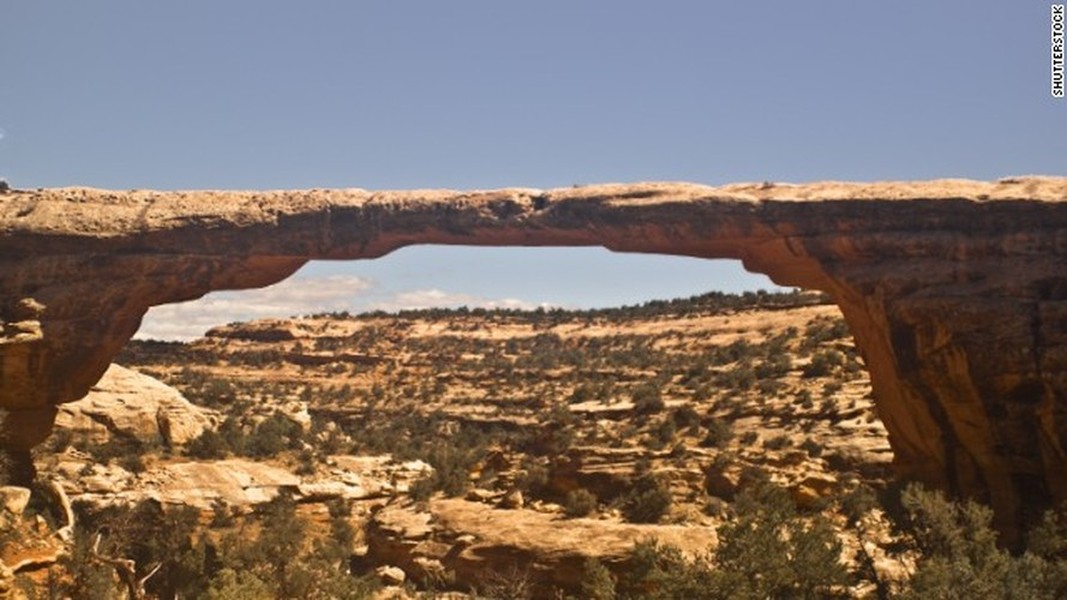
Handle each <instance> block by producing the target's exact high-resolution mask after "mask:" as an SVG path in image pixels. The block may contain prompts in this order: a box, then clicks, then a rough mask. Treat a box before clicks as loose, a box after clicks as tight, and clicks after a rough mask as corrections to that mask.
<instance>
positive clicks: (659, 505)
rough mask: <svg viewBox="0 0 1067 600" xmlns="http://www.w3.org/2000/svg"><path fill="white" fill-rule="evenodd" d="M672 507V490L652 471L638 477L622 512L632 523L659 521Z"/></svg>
mask: <svg viewBox="0 0 1067 600" xmlns="http://www.w3.org/2000/svg"><path fill="white" fill-rule="evenodd" d="M670 508H671V490H670V488H669V487H668V486H667V484H665V483H664V482H663V481H661V480H660V479H659V478H658V477H656V476H655V475H653V474H652V473H645V474H644V475H641V476H640V477H638V478H637V481H635V482H634V486H633V488H632V489H631V490H630V491H629V493H627V494H626V496H625V497H624V498H623V502H622V512H623V515H624V516H625V517H626V520H627V521H630V522H631V523H658V522H659V520H660V519H662V518H663V517H664V516H665V515H666V514H667V512H668V511H669V510H670Z"/></svg>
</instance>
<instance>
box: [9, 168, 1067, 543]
mask: <svg viewBox="0 0 1067 600" xmlns="http://www.w3.org/2000/svg"><path fill="white" fill-rule="evenodd" d="M410 244H465V245H483V246H546V245H552V246H604V247H606V248H608V249H611V250H615V251H620V252H650V253H660V254H675V255H685V256H695V257H705V258H734V259H739V260H741V261H743V263H744V265H745V267H746V268H747V269H749V270H751V271H755V272H760V273H766V274H767V275H769V276H770V277H771V278H772V279H773V280H774V281H775V282H776V283H778V284H781V285H787V286H798V287H803V288H809V289H819V290H823V291H825V292H827V293H829V294H830V295H831V296H832V297H833V299H834V300H835V301H836V302H837V303H838V305H839V306H840V307H841V309H842V311H843V313H844V315H845V317H846V319H847V320H848V322H849V325H850V326H851V328H852V332H853V334H854V335H855V338H856V343H857V345H858V347H859V348H860V350H861V352H862V355H863V358H864V360H865V362H866V364H867V367H868V369H869V370H870V374H871V380H872V383H873V386H874V393H875V400H876V403H877V407H878V411H879V414H880V416H881V418H882V420H883V421H884V422H885V425H886V427H887V429H888V431H889V434H890V442H891V444H892V446H893V449H894V453H895V463H896V466H897V469H898V471H899V472H900V474H901V475H902V476H904V477H907V478H913V479H918V480H921V481H924V482H927V483H928V484H933V485H937V486H940V487H943V488H945V489H949V490H951V491H954V492H956V493H958V494H961V495H964V496H968V497H974V498H977V499H980V500H982V501H985V502H988V503H990V504H992V505H993V507H994V509H995V511H996V515H997V523H998V526H999V527H1000V528H1001V529H1002V530H1003V531H1011V530H1013V529H1015V528H1017V527H1018V526H1019V525H1021V524H1023V523H1025V522H1026V521H1028V520H1030V519H1032V518H1033V516H1034V515H1035V514H1036V513H1037V512H1038V511H1040V510H1042V509H1043V508H1045V507H1046V506H1048V505H1049V504H1051V503H1053V502H1059V501H1063V500H1067V452H1065V448H1067V179H1063V178H1036V177H1035V178H1016V179H1004V180H1000V181H997V182H991V183H987V182H975V181H962V180H939V181H928V182H901V183H871V184H863V183H835V182H827V183H816V184H805V185H784V184H779V185H776V184H770V183H763V184H738V185H730V186H725V187H718V188H712V187H705V186H699V185H691V184H673V183H646V184H633V185H599V186H586V187H574V188H565V189H557V190H548V191H543V190H533V189H506V190H493V191H472V192H454V191H447V190H413V191H384V192H372V191H364V190H358V189H352V190H304V191H278V192H221V191H216V192H153V191H126V192H117V191H104V190H94V189H83V188H66V189H45V190H37V191H19V190H13V191H10V192H8V193H6V194H2V195H0V408H3V409H5V410H6V412H5V414H4V416H3V421H2V423H0V436H2V437H0V439H2V445H3V448H4V449H5V450H6V451H7V452H8V454H9V455H10V456H11V457H13V458H14V459H16V461H17V462H21V464H22V465H23V467H24V471H23V475H24V476H28V475H29V472H30V471H29V470H28V469H27V467H28V465H27V464H26V463H27V461H28V456H29V455H28V450H29V449H30V448H31V447H33V446H34V445H36V444H38V443H40V442H41V441H42V440H43V439H44V438H45V437H46V436H47V435H48V433H49V431H50V430H51V425H52V421H53V419H54V416H55V412H56V408H55V407H56V405H58V404H61V403H64V402H69V401H72V400H76V399H78V398H80V397H82V396H83V395H84V394H85V393H86V392H87V391H88V390H89V388H90V387H91V386H92V385H93V384H94V383H95V382H96V381H97V380H98V379H99V378H100V376H101V375H102V374H103V373H104V371H105V370H106V369H107V367H108V365H109V364H110V361H111V359H112V357H113V356H114V355H115V354H116V353H117V352H118V351H119V350H120V349H121V348H122V346H123V344H125V343H126V341H127V340H128V339H129V338H130V337H131V336H132V335H133V334H134V333H135V332H136V331H137V328H138V326H139V325H140V321H141V318H142V316H143V315H144V313H145V311H146V310H147V309H148V308H149V307H151V306H154V305H157V304H164V303H168V302H180V301H184V300H190V299H194V298H197V297H200V296H202V295H203V294H205V293H207V292H210V291H212V290H222V289H244V288H254V287H262V286H266V285H269V284H271V283H274V282H277V281H280V280H282V279H284V278H285V277H287V276H289V275H290V274H292V273H293V272H294V271H296V270H297V269H299V268H300V267H301V266H302V265H303V264H304V263H305V262H306V261H308V260H309V259H364V258H374V257H378V256H381V255H383V254H386V253H388V252H390V251H391V250H394V249H396V248H399V247H402V246H406V245H410ZM707 287H708V288H709V289H711V288H714V282H708V284H707Z"/></svg>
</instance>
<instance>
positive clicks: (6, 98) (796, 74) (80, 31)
mask: <svg viewBox="0 0 1067 600" xmlns="http://www.w3.org/2000/svg"><path fill="white" fill-rule="evenodd" d="M1048 11H1049V4H1048V3H1044V2H1034V1H1030V0H1026V1H1020V2H1003V1H1001V2H992V1H972V2H947V1H946V2H920V1H903V2H892V3H890V2H880V3H875V2H863V1H860V2H857V1H855V0H850V1H824V2H812V3H804V4H803V6H802V5H801V3H797V2H773V1H772V2H760V3H741V2H711V1H707V0H705V1H699V2H697V1H691V2H682V1H670V0H665V1H659V2H630V1H623V0H614V1H612V2H607V1H592V0H589V1H576V0H570V1H566V2H557V1H540V2H529V3H518V2H501V1H499V0H495V1H481V2H471V1H464V0H455V1H451V2H436V1H434V2H431V1H425V2H414V1H409V2H404V1H390V2H385V1H381V2H357V1H334V2H325V1H307V2H300V3H296V2H275V1H266V0H257V1H241V0H229V1H227V2H207V1H201V0H191V1H185V2H180V3H178V2H172V3H162V2H144V1H141V0H136V1H134V0H129V1H122V2H120V1H109V0H101V1H96V2H92V3H87V2H55V1H51V2H49V1H42V2H21V3H16V2H10V3H7V6H5V7H4V9H3V11H2V12H3V22H4V25H5V26H4V35H3V36H0V130H2V131H3V134H4V137H3V138H2V139H0V176H2V177H6V178H7V179H8V180H9V181H10V182H11V184H12V185H14V186H16V187H53V186H64V185H88V186H95V187H104V188H116V189H126V188H156V189H190V188H229V189H264V188H270V189H277V188H306V187H363V188H368V189H385V188H416V187H449V188H458V189H463V188H489V187H498V186H529V187H555V186H569V185H572V184H581V183H596V182H608V181H641V180H685V181H695V182H699V183H707V184H719V183H728V182H735V181H762V180H774V181H793V182H800V181H813V180H821V179H852V180H881V179H927V178H935V177H969V178H976V179H993V178H997V177H1001V176H1005V175H1017V174H1027V173H1039V174H1053V175H1064V174H1065V169H1064V166H1065V165H1067V160H1065V157H1067V135H1065V134H1064V133H1062V132H1063V131H1064V130H1065V127H1064V126H1065V125H1067V102H1065V101H1062V100H1055V99H1053V98H1052V97H1051V96H1050V94H1049V91H1048V87H1049V86H1048V80H1049V75H1048V71H1049V68H1048ZM299 276H300V277H303V278H304V279H303V280H300V282H299V284H300V285H295V284H293V283H290V284H289V289H290V292H289V293H288V296H287V293H286V292H285V289H286V288H285V287H283V288H282V290H281V291H278V290H275V291H274V292H266V293H264V292H262V291H261V292H242V293H241V294H240V295H238V296H233V297H229V296H222V298H223V299H227V298H229V299H228V300H227V304H226V306H228V307H229V308H228V309H226V310H228V311H230V312H226V311H225V310H223V309H222V308H221V307H220V306H216V307H215V308H211V307H210V306H208V305H203V306H202V307H201V308H200V309H195V310H196V311H197V312H196V313H195V314H196V315H197V318H198V319H199V318H200V317H203V316H204V315H215V316H217V317H218V318H219V319H221V320H223V321H226V320H231V319H232V318H242V314H241V313H240V310H241V306H242V304H244V305H247V306H246V307H245V314H244V316H264V311H266V314H271V313H270V311H271V310H274V311H281V312H283V313H285V312H286V310H289V312H292V313H299V312H307V311H306V310H305V308H307V303H308V302H318V303H325V304H330V305H331V306H333V304H336V305H338V306H345V307H352V308H357V309H358V308H366V307H386V308H387V307H390V306H405V305H417V304H419V303H420V302H422V303H423V304H440V303H449V302H463V303H468V304H479V303H480V304H487V303H488V304H493V303H496V304H501V303H510V304H515V305H524V306H535V305H539V304H554V305H556V304H558V305H572V306H591V305H610V304H618V303H621V302H634V301H640V300H642V299H649V298H655V297H669V296H676V295H679V294H691V293H698V292H701V291H707V290H709V289H728V290H733V289H751V288H757V287H767V286H769V285H770V284H769V282H768V281H767V280H766V279H763V278H759V277H755V276H751V275H747V274H745V273H744V272H743V271H742V270H741V268H740V265H738V264H736V263H722V262H718V261H697V260H692V259H680V258H670V257H634V256H625V255H611V254H608V253H606V252H604V251H599V250H593V249H584V250H558V249H557V250H529V249H495V250H494V249H477V250H471V249H461V248H446V249H441V248H409V249H406V250H402V251H399V252H397V253H394V254H393V255H390V256H389V257H386V258H383V259H380V260H378V261H364V262H353V263H344V264H319V263H315V264H313V265H311V266H309V267H308V268H306V269H305V270H304V271H302V272H301V274H300V275H299ZM324 277H332V279H330V280H329V281H328V282H327V281H324V280H323V278H324ZM316 285H319V286H320V287H321V288H322V289H321V290H320V291H321V292H322V294H323V296H322V297H314V298H310V299H309V298H304V300H303V301H302V302H304V304H300V303H299V302H297V301H296V300H294V299H292V298H289V299H288V300H287V298H288V297H289V296H292V295H293V293H295V292H296V291H301V290H303V291H306V290H307V289H308V288H314V287H315V286H316ZM327 292H328V293H327ZM272 293H273V295H271V294H272ZM257 294H258V295H257ZM297 295H298V296H299V295H300V294H297ZM327 297H328V298H327ZM258 298H262V299H263V301H262V305H263V306H264V307H266V308H262V310H258V309H256V310H253V309H252V308H251V307H253V306H259V305H257V304H256V303H257V302H259V300H257V299H258ZM209 300H210V298H209ZM290 300H291V302H290V304H288V305H287V304H285V302H289V301H290ZM331 303H333V304H331ZM217 304H219V303H218V302H216V305H217ZM268 308H269V310H268ZM168 310H169V311H170V312H169V313H168V314H164V313H160V315H162V316H163V317H165V318H167V319H170V320H171V321H172V322H173V321H175V320H178V321H183V322H185V323H189V322H192V321H194V319H193V318H192V315H193V314H194V313H193V312H188V313H181V312H180V311H177V309H174V308H171V309H168ZM190 310H193V309H190ZM235 311H236V312H235ZM197 322H198V323H200V321H197ZM205 322H206V321H205ZM160 331H162V330H160ZM157 333H158V332H157ZM159 334H160V335H163V333H159ZM167 335H174V333H173V332H172V333H167Z"/></svg>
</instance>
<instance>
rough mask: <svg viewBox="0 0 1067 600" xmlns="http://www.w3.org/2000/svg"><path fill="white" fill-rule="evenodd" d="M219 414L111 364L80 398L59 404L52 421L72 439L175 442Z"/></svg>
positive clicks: (201, 428)
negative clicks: (67, 432) (124, 439)
mask: <svg viewBox="0 0 1067 600" xmlns="http://www.w3.org/2000/svg"><path fill="white" fill-rule="evenodd" d="M218 419H219V417H218V416H217V415H216V414H214V413H213V411H210V410H207V409H204V408H202V407H199V406H196V405H194V404H192V403H191V402H189V401H188V400H186V399H185V398H184V397H183V396H182V395H181V393H179V392H178V391H177V390H175V389H174V388H172V387H170V386H168V385H166V384H164V383H162V382H160V381H158V380H156V379H154V378H152V377H149V376H148V375H144V374H142V373H138V372H136V371H131V370H130V369H127V368H125V367H122V366H119V365H115V364H113V365H111V366H110V367H109V368H108V370H107V372H106V373H104V376H103V377H102V378H101V379H100V381H99V382H97V384H96V385H94V386H93V388H92V390H90V392H89V393H88V394H87V395H86V396H85V397H84V398H82V399H81V400H78V401H77V402H69V403H67V404H63V405H61V406H60V407H59V413H58V414H57V415H56V424H55V426H56V428H57V429H60V430H66V431H69V432H70V433H71V435H72V436H73V440H75V441H84V442H90V443H95V444H102V443H105V442H107V441H108V440H111V439H113V438H115V437H119V438H127V439H135V440H138V441H140V442H142V443H145V444H156V443H160V442H162V443H163V444H166V445H167V446H178V445H182V444H184V443H186V442H188V441H189V440H191V439H193V438H195V437H197V436H198V435H200V434H201V433H202V432H203V431H204V429H205V428H209V427H212V426H213V424H214V423H215V421H217V420H218Z"/></svg>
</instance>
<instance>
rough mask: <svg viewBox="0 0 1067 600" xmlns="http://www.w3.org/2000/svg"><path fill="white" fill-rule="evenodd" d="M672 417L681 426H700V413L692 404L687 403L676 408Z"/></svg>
mask: <svg viewBox="0 0 1067 600" xmlns="http://www.w3.org/2000/svg"><path fill="white" fill-rule="evenodd" d="M671 419H672V420H673V421H674V424H675V425H676V426H678V427H679V428H692V427H698V426H700V415H699V414H698V413H697V411H696V409H694V408H693V407H692V406H690V405H688V404H685V405H682V406H679V407H678V408H676V409H674V412H672V413H671Z"/></svg>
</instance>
